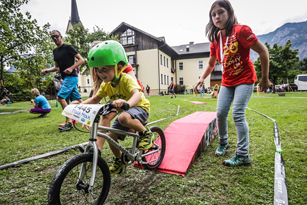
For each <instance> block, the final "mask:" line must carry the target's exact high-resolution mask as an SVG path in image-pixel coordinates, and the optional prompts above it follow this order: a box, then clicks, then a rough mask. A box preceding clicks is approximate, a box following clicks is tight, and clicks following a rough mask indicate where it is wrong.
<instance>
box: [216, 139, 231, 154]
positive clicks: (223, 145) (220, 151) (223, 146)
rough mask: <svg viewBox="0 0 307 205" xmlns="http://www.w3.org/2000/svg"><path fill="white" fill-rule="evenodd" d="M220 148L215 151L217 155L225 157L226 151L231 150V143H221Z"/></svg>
mask: <svg viewBox="0 0 307 205" xmlns="http://www.w3.org/2000/svg"><path fill="white" fill-rule="evenodd" d="M219 144H220V145H219V147H218V148H217V150H216V151H215V155H216V156H223V155H224V154H225V152H226V149H228V148H229V143H228V142H227V143H221V142H220V143H219Z"/></svg>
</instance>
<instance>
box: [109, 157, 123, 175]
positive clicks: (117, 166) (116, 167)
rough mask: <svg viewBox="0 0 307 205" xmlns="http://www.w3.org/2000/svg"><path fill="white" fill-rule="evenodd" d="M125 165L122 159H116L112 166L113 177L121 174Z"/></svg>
mask: <svg viewBox="0 0 307 205" xmlns="http://www.w3.org/2000/svg"><path fill="white" fill-rule="evenodd" d="M123 167H124V164H123V162H122V159H121V158H117V157H115V158H114V163H113V164H112V166H110V168H109V170H110V173H111V175H115V174H120V173H121V172H122V170H123Z"/></svg>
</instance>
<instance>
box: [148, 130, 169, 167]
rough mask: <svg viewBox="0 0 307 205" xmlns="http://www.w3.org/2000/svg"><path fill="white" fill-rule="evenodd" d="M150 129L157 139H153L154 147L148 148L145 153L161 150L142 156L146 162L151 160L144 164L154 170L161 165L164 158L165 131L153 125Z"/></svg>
mask: <svg viewBox="0 0 307 205" xmlns="http://www.w3.org/2000/svg"><path fill="white" fill-rule="evenodd" d="M150 130H151V132H152V133H153V134H154V136H155V140H154V141H153V144H152V147H151V148H149V149H148V150H144V151H143V154H147V153H149V152H152V151H155V150H158V149H159V148H160V150H159V151H158V152H155V153H153V154H150V155H148V156H146V157H142V160H143V161H145V162H150V161H151V162H150V163H149V164H143V166H144V168H146V169H149V170H153V169H156V168H158V167H159V166H160V164H161V162H162V160H163V158H164V154H165V149H166V145H165V136H164V133H163V131H162V130H161V129H160V128H159V127H151V128H150Z"/></svg>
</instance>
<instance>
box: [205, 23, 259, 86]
mask: <svg viewBox="0 0 307 205" xmlns="http://www.w3.org/2000/svg"><path fill="white" fill-rule="evenodd" d="M219 39H220V34H218V40H219ZM257 41H258V38H257V37H256V35H255V34H254V33H253V32H252V30H251V28H250V27H248V26H245V25H235V26H234V27H233V29H232V32H231V35H230V36H229V39H228V42H227V45H226V46H225V43H226V37H225V35H222V42H223V45H224V48H223V52H224V60H223V75H222V85H223V86H234V85H239V84H254V83H255V82H256V81H257V76H256V71H255V68H254V64H253V62H252V61H251V59H250V47H251V46H252V45H254V43H256V42H257ZM210 56H216V57H217V60H218V61H219V62H220V63H221V56H220V42H219V41H216V39H215V41H214V42H213V43H211V45H210Z"/></svg>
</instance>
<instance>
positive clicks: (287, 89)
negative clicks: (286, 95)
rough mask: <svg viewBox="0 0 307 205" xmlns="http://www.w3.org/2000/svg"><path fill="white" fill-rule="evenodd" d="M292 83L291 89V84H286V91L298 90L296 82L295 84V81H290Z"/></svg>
mask: <svg viewBox="0 0 307 205" xmlns="http://www.w3.org/2000/svg"><path fill="white" fill-rule="evenodd" d="M289 84H290V87H291V89H292V90H291V89H290V88H289V85H288V84H286V85H285V91H287V92H289V91H297V88H298V87H297V85H296V84H294V83H289Z"/></svg>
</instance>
